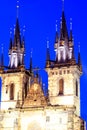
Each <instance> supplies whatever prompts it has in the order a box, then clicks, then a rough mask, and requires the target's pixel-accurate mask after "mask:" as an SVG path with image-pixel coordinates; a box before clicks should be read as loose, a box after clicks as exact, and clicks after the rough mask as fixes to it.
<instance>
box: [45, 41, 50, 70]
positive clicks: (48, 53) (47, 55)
mask: <svg viewBox="0 0 87 130" xmlns="http://www.w3.org/2000/svg"><path fill="white" fill-rule="evenodd" d="M49 66H50V52H49V41H47V52H46V68H48V67H49Z"/></svg>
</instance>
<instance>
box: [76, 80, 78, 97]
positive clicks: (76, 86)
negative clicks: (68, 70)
mask: <svg viewBox="0 0 87 130" xmlns="http://www.w3.org/2000/svg"><path fill="white" fill-rule="evenodd" d="M76 96H78V81H77V80H76Z"/></svg>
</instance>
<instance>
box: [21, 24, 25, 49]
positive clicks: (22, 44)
mask: <svg viewBox="0 0 87 130" xmlns="http://www.w3.org/2000/svg"><path fill="white" fill-rule="evenodd" d="M24 33H25V26H23V38H22V42H21V46H22V48H24V46H25V45H24V44H25V40H24Z"/></svg>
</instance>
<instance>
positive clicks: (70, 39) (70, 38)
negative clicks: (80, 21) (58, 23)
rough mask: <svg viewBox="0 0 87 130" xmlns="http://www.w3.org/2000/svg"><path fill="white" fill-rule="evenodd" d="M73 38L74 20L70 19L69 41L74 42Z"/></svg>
mask: <svg viewBox="0 0 87 130" xmlns="http://www.w3.org/2000/svg"><path fill="white" fill-rule="evenodd" d="M72 40H73V37H72V18H70V37H69V41H71V42H72Z"/></svg>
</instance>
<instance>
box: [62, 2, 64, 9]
mask: <svg viewBox="0 0 87 130" xmlns="http://www.w3.org/2000/svg"><path fill="white" fill-rule="evenodd" d="M62 11H64V0H62Z"/></svg>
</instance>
